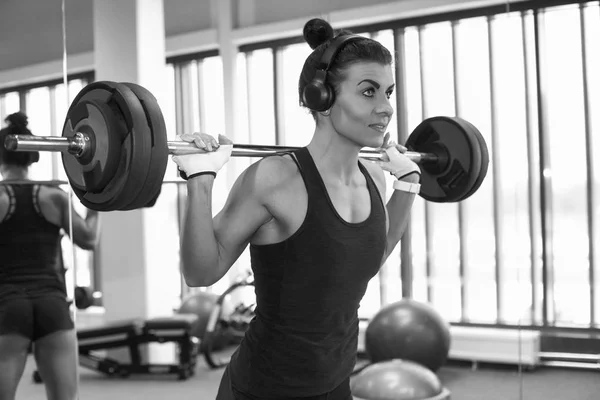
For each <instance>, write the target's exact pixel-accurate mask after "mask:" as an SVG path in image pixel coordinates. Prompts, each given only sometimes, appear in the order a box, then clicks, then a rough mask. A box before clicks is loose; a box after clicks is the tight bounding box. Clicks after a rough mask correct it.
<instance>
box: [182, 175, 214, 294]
mask: <svg viewBox="0 0 600 400" xmlns="http://www.w3.org/2000/svg"><path fill="white" fill-rule="evenodd" d="M213 182H214V178H213V177H211V176H202V177H197V178H194V179H192V180H190V181H188V183H187V189H188V198H187V205H186V208H185V213H184V218H183V228H182V232H181V266H182V274H183V277H184V279H185V281H186V283H187V284H188V285H189V286H208V285H210V284H212V283H213V282H212V281H213V276H214V275H215V273H216V270H217V269H218V266H219V248H218V241H217V239H216V236H215V232H214V225H213V216H212V188H213Z"/></svg>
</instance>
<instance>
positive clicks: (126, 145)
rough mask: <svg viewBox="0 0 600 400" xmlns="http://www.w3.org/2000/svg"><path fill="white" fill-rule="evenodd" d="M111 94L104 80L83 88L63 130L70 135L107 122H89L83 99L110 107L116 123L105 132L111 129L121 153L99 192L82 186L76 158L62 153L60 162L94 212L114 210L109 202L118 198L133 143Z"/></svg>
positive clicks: (71, 108)
mask: <svg viewBox="0 0 600 400" xmlns="http://www.w3.org/2000/svg"><path fill="white" fill-rule="evenodd" d="M112 97H113V90H112V87H111V86H109V85H106V84H104V83H103V82H94V83H91V84H89V85H87V86H86V87H84V88H83V89H82V90H81V91H80V92H79V93H78V94H77V96H76V97H75V99H74V100H73V102H72V103H71V106H70V108H69V111H68V112H67V117H66V119H65V124H64V126H63V132H62V136H63V137H71V136H73V135H74V134H75V133H76V132H78V131H85V130H86V129H93V128H90V127H89V125H92V126H94V125H95V126H98V125H101V124H102V122H106V121H96V120H91V121H90V120H89V118H88V115H87V114H86V112H87V107H85V108H81V107H80V106H79V104H80V103H82V102H86V101H89V102H96V103H101V104H105V105H108V106H109V107H110V109H111V110H113V117H114V118H113V121H114V122H116V124H117V126H115V127H113V129H111V130H110V131H109V130H108V129H107V130H106V132H107V134H108V132H111V135H115V137H114V138H113V140H114V141H115V142H116V143H117V144H118V145H119V146H120V154H119V157H118V160H117V161H118V165H117V168H116V173H115V175H114V177H113V179H112V180H110V181H109V182H108V183H107V185H106V186H105V187H104V188H103V189H102V190H101V191H99V192H97V193H91V192H88V191H87V190H86V187H85V182H84V181H83V177H82V171H81V164H80V163H79V161H78V158H77V157H75V156H72V155H70V154H64V153H63V154H62V159H63V165H64V168H65V171H66V173H67V176H68V178H69V182H70V183H71V186H72V189H73V192H74V193H75V194H76V195H77V197H78V198H79V199H80V201H81V203H82V204H83V205H84V206H86V207H87V208H90V209H93V210H96V211H112V210H114V208H111V204H112V201H113V200H114V199H115V198H116V197H118V195H119V193H120V192H121V191H122V190H123V188H124V186H125V184H126V180H127V174H126V171H127V170H128V169H129V164H130V159H131V148H132V143H131V140H129V135H128V133H127V125H126V123H125V119H124V116H123V115H122V114H121V112H120V111H119V110H118V109H117V107H116V106H115V104H114V101H113V100H112ZM111 141H112V140H111ZM92 150H94V149H92ZM113 158H114V157H113Z"/></svg>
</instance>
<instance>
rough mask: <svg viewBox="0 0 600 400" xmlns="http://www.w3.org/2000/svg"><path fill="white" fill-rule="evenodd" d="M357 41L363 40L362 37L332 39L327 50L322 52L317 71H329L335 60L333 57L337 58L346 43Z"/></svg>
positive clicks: (346, 36) (347, 36)
mask: <svg viewBox="0 0 600 400" xmlns="http://www.w3.org/2000/svg"><path fill="white" fill-rule="evenodd" d="M358 39H364V37H362V36H359V35H342V36H338V37H336V38H335V39H333V41H332V42H331V43H330V44H329V46H327V48H326V49H325V51H324V52H323V55H322V56H321V62H320V63H319V69H322V70H324V71H329V69H330V68H331V64H332V63H333V60H334V59H335V56H337V55H338V53H339V52H340V50H342V49H343V48H344V45H345V44H346V43H348V42H352V41H354V40H358Z"/></svg>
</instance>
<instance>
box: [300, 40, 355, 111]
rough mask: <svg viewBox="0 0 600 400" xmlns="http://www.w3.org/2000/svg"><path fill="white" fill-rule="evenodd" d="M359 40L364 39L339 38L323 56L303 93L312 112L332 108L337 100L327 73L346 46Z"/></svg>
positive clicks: (305, 102) (304, 101)
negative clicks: (328, 81)
mask: <svg viewBox="0 0 600 400" xmlns="http://www.w3.org/2000/svg"><path fill="white" fill-rule="evenodd" d="M359 39H364V37H363V36H359V35H343V36H338V37H336V38H335V39H333V41H332V42H331V43H330V44H329V46H327V49H325V51H324V52H323V56H321V61H320V62H319V67H318V68H317V71H316V73H315V76H314V78H313V79H312V80H311V81H310V82H308V83H307V84H306V86H305V87H304V89H303V91H302V101H303V103H304V105H305V106H306V107H308V108H309V109H311V110H312V111H325V110H328V109H329V108H331V105H332V104H333V101H334V99H335V90H334V89H333V87H332V86H331V85H329V84H328V83H327V72H328V71H329V69H330V68H331V64H332V63H333V60H334V59H335V56H337V54H338V53H339V52H340V50H341V49H342V48H343V47H344V45H346V43H348V42H353V41H355V40H359Z"/></svg>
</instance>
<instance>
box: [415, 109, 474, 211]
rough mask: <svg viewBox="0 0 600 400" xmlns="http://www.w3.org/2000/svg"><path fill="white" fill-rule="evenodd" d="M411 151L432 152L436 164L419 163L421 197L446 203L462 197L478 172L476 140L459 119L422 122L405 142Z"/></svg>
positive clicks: (431, 119)
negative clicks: (436, 157)
mask: <svg viewBox="0 0 600 400" xmlns="http://www.w3.org/2000/svg"><path fill="white" fill-rule="evenodd" d="M406 147H407V148H408V149H409V150H411V151H416V152H421V153H434V154H437V155H438V157H439V158H440V161H439V162H437V163H423V164H421V192H420V196H421V197H423V198H424V199H426V200H429V201H432V202H437V203H446V202H454V201H458V200H459V199H461V198H462V197H463V196H465V195H466V194H467V193H468V192H469V190H470V189H471V188H472V187H473V185H474V183H475V180H476V178H477V174H474V173H473V171H479V170H480V169H481V157H482V156H481V152H480V146H479V141H478V139H477V138H476V137H475V135H474V133H472V132H471V129H469V127H468V126H467V125H465V124H463V123H462V120H461V119H457V118H451V117H433V118H428V119H426V120H424V121H423V122H421V123H420V124H419V125H418V126H417V128H416V129H415V130H414V131H413V132H412V133H411V135H410V136H409V137H408V140H407V141H406Z"/></svg>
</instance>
